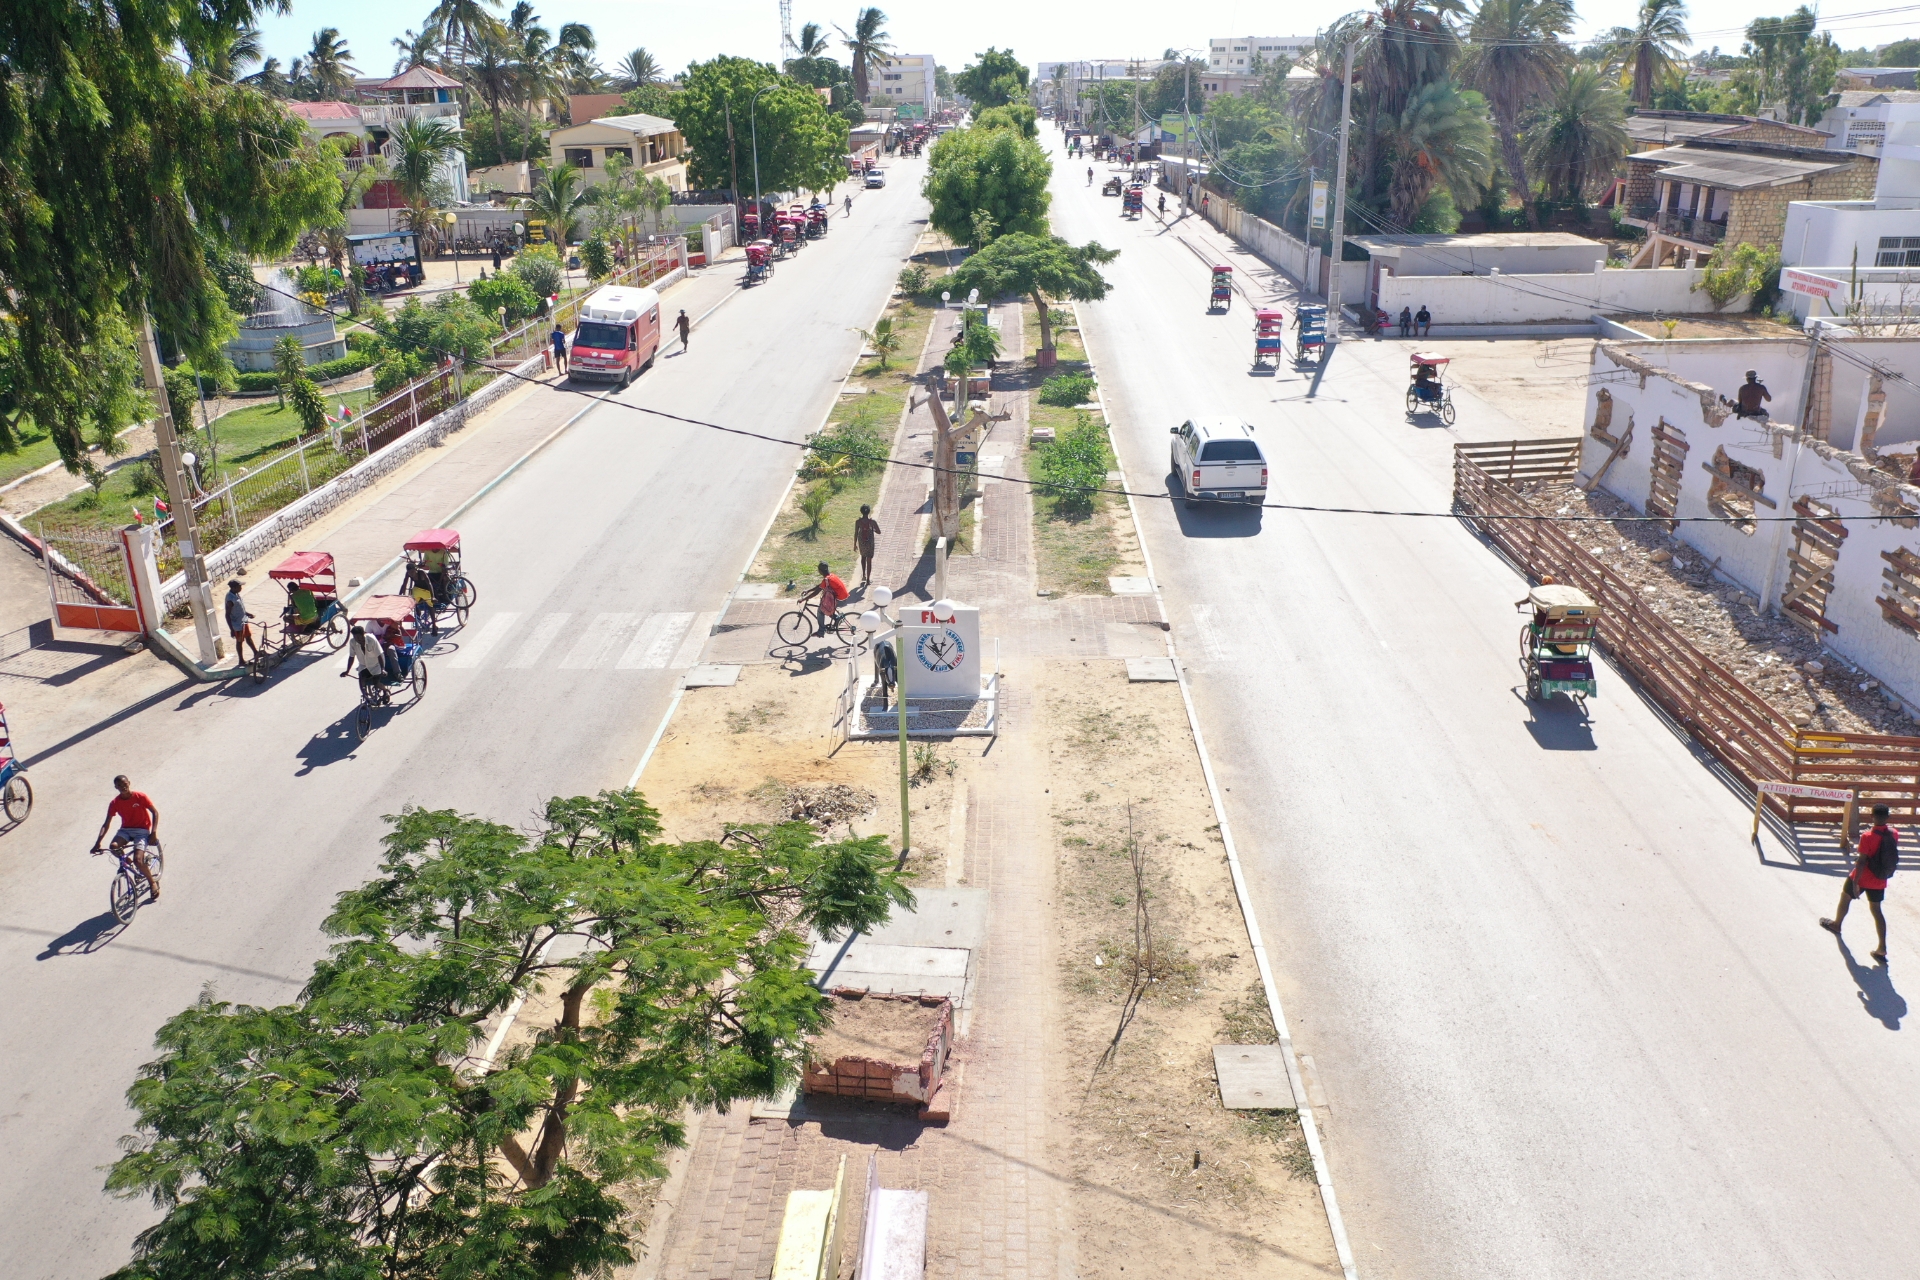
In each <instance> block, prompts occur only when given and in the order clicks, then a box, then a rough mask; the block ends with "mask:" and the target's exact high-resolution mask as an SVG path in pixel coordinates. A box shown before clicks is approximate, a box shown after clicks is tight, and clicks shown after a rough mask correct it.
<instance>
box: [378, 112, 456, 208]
mask: <svg viewBox="0 0 1920 1280" xmlns="http://www.w3.org/2000/svg"><path fill="white" fill-rule="evenodd" d="M459 149H460V131H459V130H458V129H456V128H454V126H453V123H452V122H451V121H449V120H448V119H447V118H446V117H445V116H434V117H431V118H426V117H418V116H416V117H413V118H410V119H406V120H402V121H399V122H398V123H396V124H395V125H393V126H392V128H391V129H390V130H389V136H388V138H387V147H386V151H387V156H388V160H389V163H390V164H391V165H392V174H393V185H394V186H396V187H398V188H399V189H400V195H401V198H402V199H404V200H405V201H406V202H407V203H408V204H409V205H413V204H416V203H418V204H434V203H437V202H438V200H439V197H440V196H441V195H442V194H443V191H442V189H443V188H444V186H445V180H444V179H442V178H441V177H440V170H441V169H442V168H443V167H445V165H446V163H447V161H448V160H449V159H450V158H452V156H453V153H454V152H456V151H458V150H459Z"/></svg>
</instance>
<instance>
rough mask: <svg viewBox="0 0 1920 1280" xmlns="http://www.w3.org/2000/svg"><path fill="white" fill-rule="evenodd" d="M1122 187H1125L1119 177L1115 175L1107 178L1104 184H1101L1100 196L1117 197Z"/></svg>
mask: <svg viewBox="0 0 1920 1280" xmlns="http://www.w3.org/2000/svg"><path fill="white" fill-rule="evenodd" d="M1124 186H1126V183H1124V182H1122V181H1121V180H1120V178H1119V175H1117V174H1116V175H1115V176H1113V177H1111V178H1108V179H1107V180H1106V182H1105V183H1103V184H1101V187H1100V194H1101V195H1103V196H1117V195H1119V194H1120V191H1121V188H1123V187H1124Z"/></svg>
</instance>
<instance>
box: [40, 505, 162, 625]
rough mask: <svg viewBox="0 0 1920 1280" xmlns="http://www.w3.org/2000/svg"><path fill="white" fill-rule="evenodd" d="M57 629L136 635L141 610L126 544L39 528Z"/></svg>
mask: <svg viewBox="0 0 1920 1280" xmlns="http://www.w3.org/2000/svg"><path fill="white" fill-rule="evenodd" d="M40 548H41V551H42V552H43V553H44V554H43V555H42V557H41V558H42V559H43V560H44V561H45V562H46V566H47V592H48V594H49V595H50V596H51V597H52V600H53V622H54V625H55V626H59V627H69V628H72V629H73V630H76V631H119V632H130V633H134V634H138V633H140V632H142V631H143V630H144V629H145V628H144V627H142V626H141V623H140V610H139V608H138V606H137V603H136V601H135V596H134V585H133V581H134V580H133V566H132V561H131V559H130V553H129V551H128V549H127V545H126V541H125V539H124V538H123V537H122V536H121V535H120V534H118V533H106V532H102V531H100V530H97V529H58V528H55V529H49V528H47V527H46V526H45V525H42V526H41V527H40Z"/></svg>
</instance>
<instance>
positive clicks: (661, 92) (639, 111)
mask: <svg viewBox="0 0 1920 1280" xmlns="http://www.w3.org/2000/svg"><path fill="white" fill-rule="evenodd" d="M675 92H676V90H675V89H674V88H673V87H672V86H671V85H665V84H643V85H636V86H635V87H634V88H631V89H629V90H627V91H626V93H624V94H623V95H621V98H620V110H621V111H622V112H624V113H625V114H627V115H644V116H659V117H661V118H662V119H665V120H673V121H674V123H675V124H678V123H679V121H678V120H677V119H675V118H674V115H673V95H674V94H675Z"/></svg>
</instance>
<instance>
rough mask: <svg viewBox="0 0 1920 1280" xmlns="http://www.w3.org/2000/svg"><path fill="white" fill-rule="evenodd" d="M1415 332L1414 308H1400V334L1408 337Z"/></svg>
mask: <svg viewBox="0 0 1920 1280" xmlns="http://www.w3.org/2000/svg"><path fill="white" fill-rule="evenodd" d="M1412 332H1413V308H1412V307H1402V308H1400V336H1401V337H1403V338H1404V337H1406V336H1407V335H1408V334H1410V333H1412Z"/></svg>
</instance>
